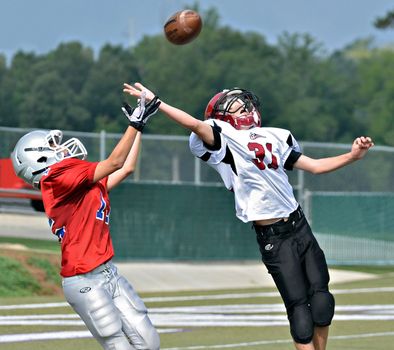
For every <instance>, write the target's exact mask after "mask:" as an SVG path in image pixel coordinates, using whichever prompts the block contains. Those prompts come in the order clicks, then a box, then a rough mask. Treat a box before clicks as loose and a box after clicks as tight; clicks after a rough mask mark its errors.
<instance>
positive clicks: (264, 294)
mask: <svg viewBox="0 0 394 350" xmlns="http://www.w3.org/2000/svg"><path fill="white" fill-rule="evenodd" d="M331 292H332V293H333V294H334V295H335V294H359V293H392V292H394V287H381V288H354V289H333V290H331ZM278 296H279V293H278V292H256V293H226V294H214V295H189V296H173V297H172V296H170V297H150V298H143V299H144V301H145V302H147V303H148V302H168V301H192V300H222V299H244V298H266V297H278ZM68 306H69V305H68V304H67V303H66V302H59V303H45V304H24V305H0V310H13V309H43V308H56V307H68Z"/></svg>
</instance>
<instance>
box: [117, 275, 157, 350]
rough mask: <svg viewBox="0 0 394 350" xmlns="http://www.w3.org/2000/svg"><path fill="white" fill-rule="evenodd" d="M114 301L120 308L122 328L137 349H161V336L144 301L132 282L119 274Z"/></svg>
mask: <svg viewBox="0 0 394 350" xmlns="http://www.w3.org/2000/svg"><path fill="white" fill-rule="evenodd" d="M114 303H115V305H116V307H117V308H118V310H119V314H120V317H121V320H122V329H123V332H124V333H125V334H126V336H127V337H128V338H129V339H130V341H131V343H132V344H133V345H134V346H135V348H136V349H141V350H142V349H144V350H148V349H149V350H157V349H160V338H159V334H158V333H157V331H156V329H155V327H154V326H153V325H152V322H151V320H150V319H149V317H148V311H147V309H146V307H145V304H144V302H143V301H142V299H141V298H140V297H139V296H138V294H137V293H136V291H135V290H134V288H133V287H132V286H131V284H130V283H129V282H128V281H127V280H126V279H125V278H124V277H123V276H118V279H117V289H116V290H115V292H114Z"/></svg>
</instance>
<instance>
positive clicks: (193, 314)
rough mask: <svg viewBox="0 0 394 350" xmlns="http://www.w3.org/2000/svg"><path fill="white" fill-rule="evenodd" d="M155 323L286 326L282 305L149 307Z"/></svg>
mask: <svg viewBox="0 0 394 350" xmlns="http://www.w3.org/2000/svg"><path fill="white" fill-rule="evenodd" d="M336 311H337V312H336V314H335V316H334V320H336V321H354V320H358V321H371V320H379V321H393V320H394V305H393V304H390V305H350V306H346V305H339V306H337V308H336ZM149 315H150V318H151V320H152V322H153V324H154V325H155V326H161V327H209V326H216V327H230V326H231V327H235V326H239V327H240V326H249V327H262V326H286V325H287V324H288V321H287V318H286V314H285V309H284V306H283V305H281V304H274V305H269V304H246V305H208V306H189V307H173V308H169V307H166V308H152V309H151V310H150V312H149ZM0 325H26V326H29V325H30V326H32V325H55V326H78V325H83V322H82V321H81V320H80V319H79V316H78V315H77V314H45V315H12V316H0Z"/></svg>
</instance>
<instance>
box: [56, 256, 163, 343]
mask: <svg viewBox="0 0 394 350" xmlns="http://www.w3.org/2000/svg"><path fill="white" fill-rule="evenodd" d="M62 284H63V290H64V295H65V297H66V300H67V301H68V303H69V304H70V305H71V306H72V307H73V309H74V310H75V312H77V313H78V315H79V316H80V317H81V319H82V320H83V321H84V322H85V324H86V326H87V327H88V329H89V330H90V332H91V333H92V334H93V336H94V337H95V338H96V339H97V340H98V342H99V343H100V344H101V346H102V347H103V348H104V349H106V350H157V349H160V339H159V335H158V333H157V331H156V329H155V328H154V326H153V325H152V323H151V321H150V319H149V317H148V314H147V313H148V312H147V309H146V307H145V304H144V302H143V301H142V300H141V298H140V297H139V296H138V294H137V293H136V291H135V290H134V289H133V287H132V286H131V285H130V283H129V282H128V281H127V280H126V279H125V278H124V277H123V276H121V275H119V274H118V272H117V268H116V266H115V265H114V264H113V263H112V262H107V263H105V264H102V265H100V266H99V267H97V268H96V269H94V270H93V271H91V272H88V273H85V274H82V275H77V276H73V277H66V278H63V283H62Z"/></svg>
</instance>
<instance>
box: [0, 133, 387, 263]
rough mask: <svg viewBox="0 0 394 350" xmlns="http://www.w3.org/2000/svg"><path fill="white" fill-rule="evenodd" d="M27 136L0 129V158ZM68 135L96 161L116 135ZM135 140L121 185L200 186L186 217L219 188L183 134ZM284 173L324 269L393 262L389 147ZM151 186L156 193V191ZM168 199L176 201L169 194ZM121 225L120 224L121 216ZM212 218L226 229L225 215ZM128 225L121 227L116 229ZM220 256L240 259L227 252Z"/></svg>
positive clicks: (322, 153)
mask: <svg viewBox="0 0 394 350" xmlns="http://www.w3.org/2000/svg"><path fill="white" fill-rule="evenodd" d="M28 131H31V129H21V128H8V127H0V157H1V158H8V157H9V155H10V153H11V151H12V149H13V147H14V145H15V143H16V142H17V140H18V139H19V138H20V137H21V136H22V135H24V134H25V133H26V132H28ZM69 137H77V138H79V139H80V140H81V141H82V142H83V144H84V145H85V147H86V148H87V150H88V152H89V157H88V159H89V160H91V161H98V160H102V159H104V158H106V157H107V156H108V155H109V153H110V152H111V151H112V149H113V147H114V146H115V145H116V143H117V142H118V140H119V139H120V137H121V134H114V133H106V132H105V131H102V132H101V133H83V132H73V131H64V139H68V138H69ZM142 140H143V141H142V149H141V155H140V158H139V164H138V166H137V170H136V172H135V173H134V174H133V175H132V176H130V178H129V180H127V182H128V183H129V184H130V183H133V184H134V185H138V184H140V185H144V186H146V185H149V184H152V185H160V184H161V185H163V186H168V185H170V186H172V185H174V186H176V185H178V186H179V189H180V191H181V188H182V187H183V186H200V187H201V186H202V187H207V188H208V189H207V194H206V195H205V196H202V197H201V198H204V201H203V202H201V203H195V202H193V208H194V210H193V211H192V212H191V213H190V215H193V214H192V213H193V212H195V213H197V212H198V210H199V209H198V208H201V207H203V206H206V205H207V203H209V188H212V187H215V188H216V187H219V186H222V185H221V180H220V177H219V176H218V174H217V173H216V172H215V171H214V170H213V169H211V168H210V167H209V166H207V165H206V164H204V163H203V162H202V161H201V160H199V159H197V158H195V157H193V156H192V154H191V153H190V151H189V146H188V137H187V136H171V135H149V134H144V135H143V138H142ZM300 146H301V148H302V151H303V153H304V154H306V155H307V156H309V157H312V158H321V157H330V156H335V155H338V154H340V153H344V152H347V151H349V150H350V147H351V145H350V144H335V143H315V142H300ZM288 175H289V180H290V182H291V183H292V184H293V186H294V190H295V194H296V196H297V198H298V200H299V202H300V203H301V205H302V206H303V208H304V211H305V212H306V214H307V216H308V219H309V220H310V222H311V225H312V228H313V230H314V232H316V235H317V236H318V239H319V242H320V243H321V245H322V246H323V249H324V250H325V251H326V255H327V259H328V260H329V262H330V263H332V264H360V263H362V262H364V263H368V264H384V263H390V264H394V249H393V248H394V215H393V213H394V147H386V146H375V147H374V148H373V149H371V150H370V152H369V153H368V154H367V156H366V157H365V158H364V159H363V160H362V161H359V162H356V163H354V164H351V165H349V166H346V167H344V168H342V169H339V170H337V171H335V172H332V173H328V174H323V175H318V176H317V175H312V174H309V173H307V172H303V171H298V170H295V171H292V172H288ZM126 185H127V183H126ZM153 188H154V189H155V191H158V192H160V186H152V189H153ZM162 188H164V187H162ZM145 190H146V189H145V187H144V191H145ZM171 193H176V191H175V192H171ZM118 197H119V196H118ZM118 197H117V198H118ZM119 200H120V201H121V200H122V199H121V196H120V197H119ZM123 200H125V201H127V199H126V198H124V199H123ZM140 200H143V198H141V199H140ZM172 200H173V201H174V202H176V200H177V198H176V196H175V197H174V198H172ZM190 200H191V201H192V200H193V198H191V199H190ZM126 205H127V204H126V203H125V206H126ZM231 205H233V204H231ZM174 215H175V216H176V214H174ZM196 215H197V214H196ZM230 215H234V214H233V213H232V214H230ZM197 216H198V215H197ZM175 219H176V220H178V222H180V221H182V220H184V218H182V217H179V218H175ZM124 220H126V221H127V220H128V217H127V215H126V216H124ZM215 220H223V222H226V223H227V222H228V217H227V216H226V217H223V218H215ZM129 226H130V224H129V223H126V222H125V225H124V229H127V227H129ZM205 226H209V221H206V222H205ZM122 227H123V226H122ZM363 227H364V228H363ZM365 228H367V229H365ZM135 229H136V230H137V231H138V230H139V229H140V230H142V231H143V228H135ZM120 230H122V229H121V228H120ZM216 231H217V230H216ZM213 234H220V232H216V233H213ZM174 235H175V236H174V237H177V238H176V239H178V240H179V239H181V240H182V239H187V238H183V236H182V233H179V235H177V234H176V233H174ZM126 244H127V242H126ZM185 244H187V242H186V243H185ZM207 244H209V242H207ZM253 244H254V242H253ZM147 245H149V242H147ZM151 248H152V247H150V251H152V249H151ZM153 251H154V249H153ZM190 258H196V257H190ZM203 258H204V257H203ZM205 258H206V257H205ZM224 258H225V257H224ZM227 258H229V259H231V258H248V257H247V256H239V255H237V254H235V255H234V256H229V257H227Z"/></svg>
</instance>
